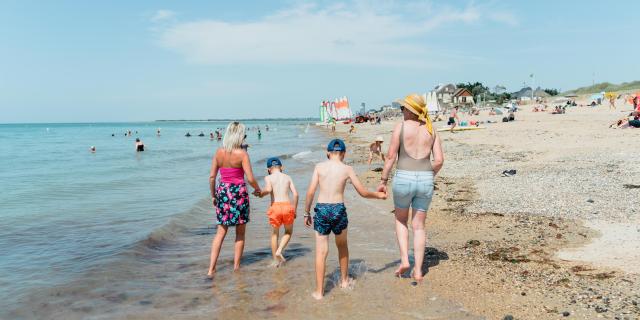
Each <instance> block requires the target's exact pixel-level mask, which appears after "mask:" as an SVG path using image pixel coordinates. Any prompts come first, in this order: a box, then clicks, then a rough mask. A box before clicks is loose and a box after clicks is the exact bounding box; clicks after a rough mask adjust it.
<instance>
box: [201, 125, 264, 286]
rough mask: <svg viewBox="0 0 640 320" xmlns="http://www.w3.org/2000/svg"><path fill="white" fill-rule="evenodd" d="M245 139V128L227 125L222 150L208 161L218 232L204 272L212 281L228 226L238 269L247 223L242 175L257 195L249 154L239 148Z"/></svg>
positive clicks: (246, 197) (235, 264)
mask: <svg viewBox="0 0 640 320" xmlns="http://www.w3.org/2000/svg"><path fill="white" fill-rule="evenodd" d="M244 138H245V126H244V125H243V124H242V123H240V122H237V121H235V122H232V123H230V124H229V125H228V126H227V131H226V133H225V135H224V140H223V141H222V148H219V149H218V150H216V154H215V156H214V158H213V161H212V162H211V174H210V176H209V188H210V190H211V197H212V199H213V207H214V208H215V209H216V223H217V224H218V229H217V231H216V235H215V237H214V238H213V241H212V242H211V260H210V264H209V270H208V272H207V276H208V277H209V278H212V277H213V275H214V273H215V272H216V264H217V262H218V256H219V255H220V248H221V247H222V243H223V242H224V238H225V236H226V235H227V232H228V230H229V227H236V243H235V247H234V256H233V270H234V271H235V270H238V268H240V259H241V258H242V252H243V251H244V237H245V230H246V226H247V223H248V222H249V193H248V191H247V186H246V183H245V181H244V177H245V176H246V177H247V181H248V182H249V184H250V185H251V186H252V187H253V189H254V191H253V194H254V195H256V194H259V193H260V186H259V185H258V183H257V182H256V179H255V177H254V175H253V169H252V168H251V160H250V159H249V154H248V153H247V152H246V151H245V150H243V149H242V148H241V145H242V142H243V141H244ZM218 173H220V182H219V183H218V185H217V186H216V177H217V176H218Z"/></svg>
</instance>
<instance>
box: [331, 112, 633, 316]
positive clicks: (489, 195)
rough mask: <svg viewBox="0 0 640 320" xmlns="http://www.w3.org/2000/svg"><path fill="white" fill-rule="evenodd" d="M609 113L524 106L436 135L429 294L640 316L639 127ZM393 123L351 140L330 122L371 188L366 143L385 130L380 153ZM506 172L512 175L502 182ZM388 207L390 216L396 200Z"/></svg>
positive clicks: (359, 131)
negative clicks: (439, 147) (439, 163)
mask: <svg viewBox="0 0 640 320" xmlns="http://www.w3.org/2000/svg"><path fill="white" fill-rule="evenodd" d="M606 109H607V108H606V107H605V106H601V107H597V108H587V107H574V108H569V109H568V111H567V113H566V114H561V115H552V114H550V113H548V112H532V111H530V108H528V107H524V108H523V109H521V110H520V111H519V112H517V113H516V121H515V122H509V123H502V122H498V123H489V124H483V126H485V127H486V129H482V130H474V131H467V132H459V133H454V134H452V133H449V132H440V133H439V134H440V138H441V140H442V141H443V145H444V149H445V159H446V160H445V165H444V168H443V169H442V171H441V173H440V174H439V176H438V178H437V182H436V195H435V197H434V202H433V204H432V207H431V209H430V211H429V213H428V216H427V222H426V224H427V226H426V228H427V239H428V240H427V246H428V247H430V248H432V251H433V252H437V253H438V254H439V255H442V256H446V257H447V258H446V259H443V260H441V261H440V263H439V264H437V265H435V266H432V267H430V268H429V269H428V273H427V275H426V280H427V281H426V284H425V287H426V288H427V291H428V292H430V293H433V294H435V295H437V296H439V297H443V298H446V299H449V300H450V301H453V302H455V303H459V304H460V305H461V306H462V307H463V308H464V309H465V310H468V311H469V312H471V313H472V314H476V315H480V316H484V317H487V318H488V319H502V318H503V317H505V316H508V315H512V316H513V317H514V318H515V319H531V318H532V317H533V316H534V315H535V317H536V318H540V319H558V318H562V317H569V318H573V319H594V318H611V319H637V318H638V317H639V316H640V306H638V303H639V302H640V290H639V289H638V288H639V286H638V285H637V283H638V282H639V281H640V275H639V273H640V269H638V265H640V263H639V262H640V254H639V252H640V250H638V249H639V248H640V247H639V246H640V218H638V215H637V212H636V211H637V209H636V207H635V203H636V202H637V197H638V193H637V190H638V189H636V185H637V184H638V183H637V181H634V179H635V177H638V176H639V175H638V174H639V173H640V169H638V167H637V166H635V165H634V158H633V157H630V152H629V151H630V148H632V139H634V138H636V137H637V135H638V133H640V131H638V130H636V129H609V128H608V125H609V124H610V123H611V122H613V121H614V120H615V119H618V118H620V117H621V116H622V115H624V112H627V113H628V112H629V110H628V109H629V107H628V106H625V107H623V108H618V110H616V111H609V110H606ZM462 119H463V120H471V119H473V120H480V121H487V120H492V121H499V120H500V119H501V116H489V115H488V114H487V111H484V112H483V113H481V115H480V116H474V117H471V116H468V115H464V116H463V117H462ZM396 121H398V120H397V119H396V120H389V121H383V123H382V124H381V125H370V124H367V123H365V124H357V125H356V132H355V133H353V134H348V133H347V131H348V126H346V125H341V126H338V129H337V132H336V135H338V136H341V137H344V138H345V139H346V141H347V143H348V144H349V145H351V150H353V152H354V153H355V154H351V155H350V157H349V158H350V160H351V161H352V162H353V164H355V165H358V166H359V167H360V168H361V169H362V170H361V172H362V173H361V174H362V177H363V178H364V179H365V180H366V181H367V183H368V185H369V186H370V187H372V188H373V187H375V186H377V184H378V181H379V177H380V173H379V172H374V171H371V170H368V168H367V166H366V160H367V157H368V144H369V143H371V142H372V141H373V139H374V138H375V137H376V136H377V135H382V136H383V137H384V138H385V144H384V145H383V149H384V150H386V148H387V147H388V140H389V138H390V133H391V130H392V128H393V124H394V123H395V122H396ZM445 125H446V124H445V123H444V122H435V123H434V127H436V128H441V127H443V126H445ZM381 166H382V163H381V162H380V161H379V160H378V161H377V163H376V162H375V161H374V164H373V165H372V167H371V168H376V167H381ZM510 169H515V170H516V171H517V173H516V175H514V176H511V177H503V176H502V175H501V173H502V171H504V170H510ZM384 206H386V208H385V211H386V212H389V218H390V219H392V217H393V216H392V213H391V210H392V207H393V204H392V201H391V200H387V201H386V203H385V204H384ZM389 254H397V252H394V253H391V252H390V253H389Z"/></svg>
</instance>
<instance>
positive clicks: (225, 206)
mask: <svg viewBox="0 0 640 320" xmlns="http://www.w3.org/2000/svg"><path fill="white" fill-rule="evenodd" d="M216 199H217V206H216V218H217V223H218V224H221V225H223V226H236V225H240V224H245V223H247V222H249V193H248V192H247V185H246V184H245V182H244V170H243V169H242V168H220V183H219V184H218V187H217V188H216Z"/></svg>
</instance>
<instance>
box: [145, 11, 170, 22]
mask: <svg viewBox="0 0 640 320" xmlns="http://www.w3.org/2000/svg"><path fill="white" fill-rule="evenodd" d="M175 16H176V13H175V12H174V11H171V10H165V9H161V10H157V11H156V12H155V13H154V14H153V16H151V19H150V20H151V22H160V21H164V20H170V19H173V18H174V17H175Z"/></svg>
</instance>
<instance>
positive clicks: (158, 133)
mask: <svg viewBox="0 0 640 320" xmlns="http://www.w3.org/2000/svg"><path fill="white" fill-rule="evenodd" d="M156 136H158V137H159V136H160V128H158V130H156Z"/></svg>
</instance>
